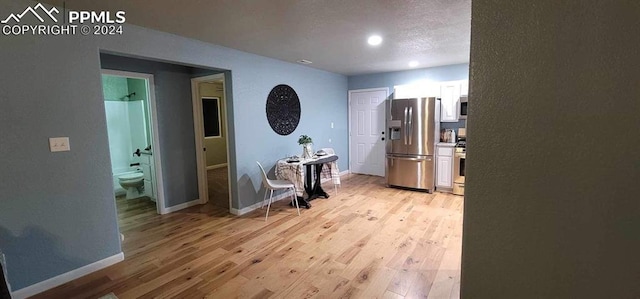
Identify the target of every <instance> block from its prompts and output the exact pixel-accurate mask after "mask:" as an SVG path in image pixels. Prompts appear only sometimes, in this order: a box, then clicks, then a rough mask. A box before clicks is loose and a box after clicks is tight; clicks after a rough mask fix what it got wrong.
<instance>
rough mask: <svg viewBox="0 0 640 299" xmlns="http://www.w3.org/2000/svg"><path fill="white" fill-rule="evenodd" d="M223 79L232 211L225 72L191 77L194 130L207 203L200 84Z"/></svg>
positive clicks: (201, 189) (201, 193)
mask: <svg viewBox="0 0 640 299" xmlns="http://www.w3.org/2000/svg"><path fill="white" fill-rule="evenodd" d="M211 81H222V94H223V95H224V97H223V99H222V100H221V103H222V104H223V105H221V106H222V107H224V109H222V110H223V113H224V114H223V115H224V123H223V125H222V126H223V128H224V129H223V131H222V134H223V135H224V139H225V141H226V144H227V162H226V163H227V184H228V186H227V188H228V190H229V211H231V207H232V205H231V163H229V133H228V132H229V118H228V117H227V93H226V91H227V86H226V81H225V79H224V74H215V75H209V76H203V77H197V78H192V79H191V95H192V99H191V102H192V106H193V130H194V132H195V143H196V164H197V170H198V196H199V197H200V203H201V204H205V203H207V202H208V201H209V190H208V188H207V187H208V184H209V183H208V181H207V166H206V164H207V157H205V155H204V151H203V150H202V149H203V148H204V129H203V127H204V120H203V119H202V101H201V100H200V98H201V96H200V89H199V88H198V84H199V83H202V82H211Z"/></svg>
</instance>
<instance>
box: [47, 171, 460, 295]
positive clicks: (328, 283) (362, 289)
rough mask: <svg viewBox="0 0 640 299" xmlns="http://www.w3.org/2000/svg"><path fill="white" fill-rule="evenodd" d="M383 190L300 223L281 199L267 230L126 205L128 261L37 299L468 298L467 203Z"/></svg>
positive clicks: (347, 199)
mask: <svg viewBox="0 0 640 299" xmlns="http://www.w3.org/2000/svg"><path fill="white" fill-rule="evenodd" d="M383 182H384V181H383V179H382V178H379V177H372V176H363V175H349V176H346V177H343V179H342V187H341V188H340V189H339V191H338V192H339V194H338V195H333V193H334V192H333V188H332V185H331V183H330V182H328V183H325V184H324V186H326V188H325V189H326V190H330V194H331V197H330V198H329V199H317V200H314V201H312V205H313V206H312V208H311V209H308V210H306V209H301V213H302V215H301V216H297V214H296V211H295V208H292V207H290V206H288V205H287V204H288V201H287V200H281V201H279V202H276V203H275V204H274V205H273V206H272V210H271V212H270V213H269V221H268V222H266V223H265V222H264V210H257V211H254V212H252V213H250V214H248V215H244V216H242V217H236V216H233V215H230V214H228V213H227V212H226V211H225V210H223V209H221V208H218V207H215V206H213V205H204V206H197V207H192V208H189V209H186V210H182V211H179V212H175V213H172V214H168V215H164V216H160V215H155V207H154V206H152V205H149V204H146V205H145V204H144V203H143V202H144V201H140V202H138V203H130V204H128V205H127V207H124V206H123V204H122V203H120V202H119V204H118V206H119V210H120V212H121V213H120V214H121V215H120V216H121V217H120V221H119V222H120V227H121V230H122V232H123V233H124V235H125V241H124V244H123V251H124V253H125V260H124V261H123V262H121V263H118V264H116V265H113V266H111V267H108V268H106V269H103V270H101V271H98V272H95V273H92V274H90V275H87V276H85V277H82V278H79V279H77V280H75V281H72V282H69V283H67V284H65V285H62V286H60V287H57V288H55V289H52V290H49V291H47V292H45V293H43V294H40V295H37V296H36V298H97V297H100V296H102V295H105V294H107V293H109V292H113V293H114V294H116V295H117V296H118V297H119V298H121V299H124V298H153V297H172V298H204V297H210V298H235V297H241V298H267V297H271V298H311V297H317V298H376V297H377V298H459V288H460V257H461V235H462V207H463V199H462V197H460V196H454V195H450V194H443V193H437V192H436V193H434V194H427V193H422V192H414V191H407V190H400V189H391V188H386V187H385V186H384V184H383ZM140 212H141V213H140Z"/></svg>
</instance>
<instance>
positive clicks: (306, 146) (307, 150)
mask: <svg viewBox="0 0 640 299" xmlns="http://www.w3.org/2000/svg"><path fill="white" fill-rule="evenodd" d="M312 143H313V140H312V139H311V137H309V136H307V135H300V138H298V144H299V145H302V158H303V159H309V158H311V157H312V156H313V150H312V149H311V144H312Z"/></svg>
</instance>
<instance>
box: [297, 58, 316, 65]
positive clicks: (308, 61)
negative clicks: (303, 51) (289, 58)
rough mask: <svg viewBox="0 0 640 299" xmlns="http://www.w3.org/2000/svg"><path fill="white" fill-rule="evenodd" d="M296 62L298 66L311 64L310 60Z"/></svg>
mask: <svg viewBox="0 0 640 299" xmlns="http://www.w3.org/2000/svg"><path fill="white" fill-rule="evenodd" d="M296 62H297V63H300V64H312V63H313V62H311V61H310V60H306V59H300V60H298V61H296Z"/></svg>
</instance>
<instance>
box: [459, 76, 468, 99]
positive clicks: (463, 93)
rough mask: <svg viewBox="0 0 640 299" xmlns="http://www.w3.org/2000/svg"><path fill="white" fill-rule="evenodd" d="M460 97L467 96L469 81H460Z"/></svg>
mask: <svg viewBox="0 0 640 299" xmlns="http://www.w3.org/2000/svg"><path fill="white" fill-rule="evenodd" d="M460 95H461V96H469V80H462V81H460Z"/></svg>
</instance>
